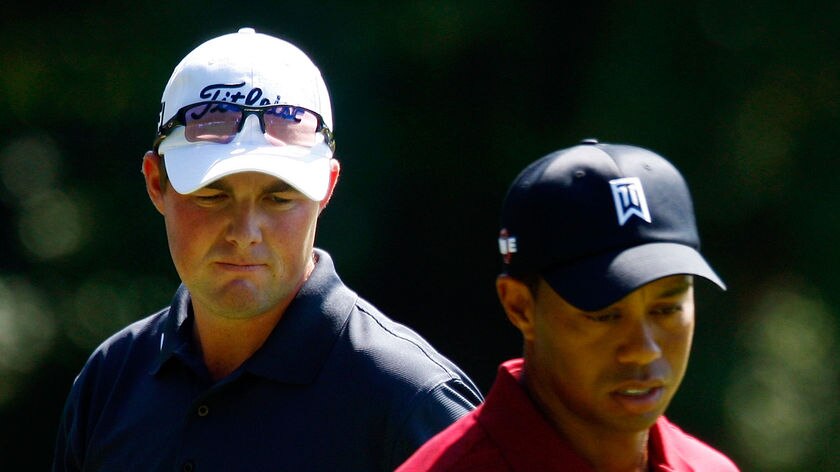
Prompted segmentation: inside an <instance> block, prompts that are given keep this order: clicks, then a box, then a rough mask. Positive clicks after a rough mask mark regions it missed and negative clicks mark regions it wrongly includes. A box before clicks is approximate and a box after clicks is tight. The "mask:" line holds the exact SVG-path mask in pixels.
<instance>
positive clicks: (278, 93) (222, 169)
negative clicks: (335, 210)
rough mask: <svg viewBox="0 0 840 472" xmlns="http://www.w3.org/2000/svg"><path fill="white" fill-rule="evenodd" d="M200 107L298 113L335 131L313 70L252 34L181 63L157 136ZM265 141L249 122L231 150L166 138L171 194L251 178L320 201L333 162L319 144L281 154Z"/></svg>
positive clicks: (290, 48) (203, 48) (246, 31)
mask: <svg viewBox="0 0 840 472" xmlns="http://www.w3.org/2000/svg"><path fill="white" fill-rule="evenodd" d="M205 101H221V102H231V103H237V104H243V105H249V106H261V105H269V104H271V105H274V104H283V105H292V106H296V107H303V108H306V109H309V110H311V111H314V112H315V113H318V114H319V115H320V116H321V117H322V118H323V121H324V125H326V126H327V127H328V128H329V129H330V130H331V129H332V128H333V124H332V109H331V107H330V97H329V93H328V92H327V86H326V84H325V83H324V79H323V78H322V77H321V72H320V71H319V70H318V67H316V66H315V64H314V63H313V62H312V60H311V59H309V57H308V56H307V55H306V54H305V53H304V52H303V51H301V50H300V49H299V48H297V47H296V46H294V45H293V44H291V43H288V42H286V41H283V40H281V39H278V38H275V37H272V36H269V35H266V34H260V33H257V32H256V31H254V30H253V29H252V28H242V29H240V30H239V31H238V32H237V33H232V34H226V35H224V36H220V37H217V38H214V39H211V40H209V41H207V42H205V43H203V44H201V45H200V46H198V47H197V48H195V49H194V50H192V52H190V53H189V54H187V56H186V57H184V59H182V60H181V62H180V63H179V64H178V66H177V67H175V70H174V71H173V72H172V76H171V77H170V78H169V82H168V83H167V84H166V88H165V89H164V91H163V96H162V98H161V112H160V121H159V123H158V129H161V127H162V126H163V125H164V124H165V123H167V122H168V121H169V120H170V119H172V118H173V117H175V116H176V115H177V114H178V111H179V110H180V109H181V108H183V107H185V106H188V105H191V104H194V103H198V102H205ZM266 138H267V137H266V136H265V135H264V134H263V132H262V130H261V129H260V124H259V119H258V117H256V116H250V115H248V116H247V118H246V119H245V123H244V124H243V127H242V131H241V132H240V133H239V134H237V135H236V136H235V137H234V138H233V141H231V142H229V143H226V144H219V143H215V142H210V141H199V142H189V141H187V139H186V137H185V135H184V127H183V126H178V127H175V128H174V129H172V131H171V132H168V133H167V134H166V137H165V138H163V140H162V141H161V142H160V145H159V147H158V152H159V154H160V155H162V156H164V157H165V158H164V162H165V165H166V173H167V175H168V177H169V180H170V182H171V183H172V187H173V188H174V189H175V191H177V192H178V193H181V194H187V193H191V192H194V191H196V190H198V189H199V188H201V187H203V186H205V185H207V184H209V183H210V182H213V181H214V180H217V179H219V178H222V177H224V176H226V175H230V174H235V173H238V172H248V171H254V172H262V173H265V174H270V175H273V176H275V177H277V178H279V179H281V180H283V181H285V182H286V183H288V184H289V185H292V186H293V187H295V188H296V189H298V190H299V191H300V192H301V193H303V194H304V195H306V196H307V197H309V198H310V199H312V200H315V201H320V200H323V199H324V197H325V196H326V194H327V189H328V187H329V176H330V159H331V158H332V155H333V151H332V148H331V147H330V143H328V142H326V139H324V136H321V135H320V134H319V136H318V137H317V139H316V142H315V144H314V146H301V145H293V144H289V145H282V146H278V145H275V144H272V143H271V142H269V140H268V139H266Z"/></svg>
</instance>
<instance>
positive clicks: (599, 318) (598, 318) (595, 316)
mask: <svg viewBox="0 0 840 472" xmlns="http://www.w3.org/2000/svg"><path fill="white" fill-rule="evenodd" d="M584 316H586V318H587V319H589V320H592V321H595V322H598V323H606V322H608V321H613V320H617V319H619V318H621V314H620V313H618V312H608V313H590V314H586V315H584Z"/></svg>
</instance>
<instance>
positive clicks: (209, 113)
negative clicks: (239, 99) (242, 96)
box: [184, 103, 242, 144]
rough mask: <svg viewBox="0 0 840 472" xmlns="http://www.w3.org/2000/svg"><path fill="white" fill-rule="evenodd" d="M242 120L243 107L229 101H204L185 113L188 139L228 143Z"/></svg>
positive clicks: (191, 140)
mask: <svg viewBox="0 0 840 472" xmlns="http://www.w3.org/2000/svg"><path fill="white" fill-rule="evenodd" d="M241 120H242V109H241V108H240V107H239V106H237V105H233V104H229V103H204V104H201V105H196V106H194V107H192V108H189V109H188V110H187V111H186V112H185V113H184V121H185V123H184V125H185V127H186V130H185V132H184V134H185V136H186V138H187V141H189V142H191V143H194V142H198V141H210V142H214V143H219V144H227V143H229V142H231V141H233V138H234V136H236V132H237V130H238V129H239V122H240V121H241Z"/></svg>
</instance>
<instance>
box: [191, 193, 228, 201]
mask: <svg viewBox="0 0 840 472" xmlns="http://www.w3.org/2000/svg"><path fill="white" fill-rule="evenodd" d="M224 197H225V194H223V193H211V194H204V195H196V196H195V198H197V199H198V200H199V201H202V202H213V201H217V200H221V199H222V198H224Z"/></svg>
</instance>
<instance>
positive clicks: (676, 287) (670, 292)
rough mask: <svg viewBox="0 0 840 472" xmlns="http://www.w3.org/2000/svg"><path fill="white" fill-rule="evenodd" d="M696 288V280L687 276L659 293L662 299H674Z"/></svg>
mask: <svg viewBox="0 0 840 472" xmlns="http://www.w3.org/2000/svg"><path fill="white" fill-rule="evenodd" d="M692 286H694V279H693V278H692V277H691V276H688V275H687V276H685V277H683V278H682V279H680V281H679V282H674V283H673V284H672V285H670V286H668V287H666V288H665V289H663V290H662V292H660V293H659V297H660V298H668V297H673V296H675V295H682V294H684V293H685V292H687V291H688V290H689V289H690V288H691V287H692Z"/></svg>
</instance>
